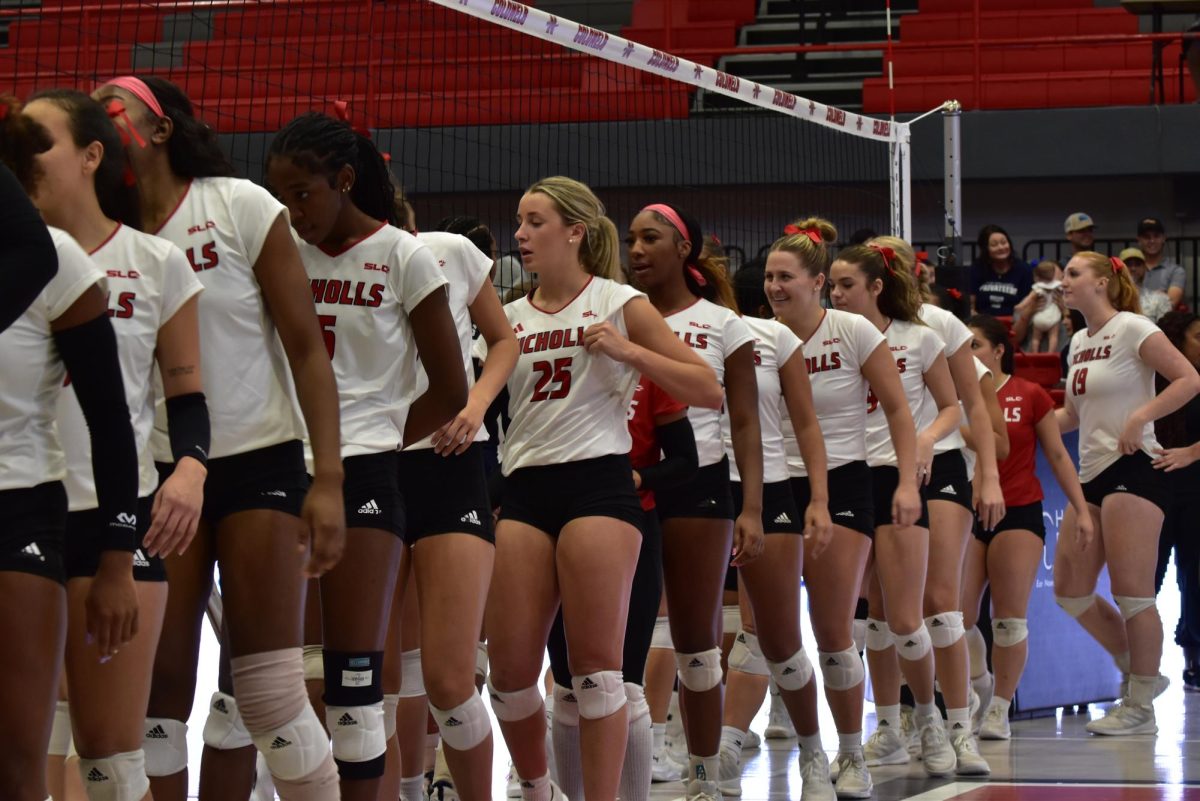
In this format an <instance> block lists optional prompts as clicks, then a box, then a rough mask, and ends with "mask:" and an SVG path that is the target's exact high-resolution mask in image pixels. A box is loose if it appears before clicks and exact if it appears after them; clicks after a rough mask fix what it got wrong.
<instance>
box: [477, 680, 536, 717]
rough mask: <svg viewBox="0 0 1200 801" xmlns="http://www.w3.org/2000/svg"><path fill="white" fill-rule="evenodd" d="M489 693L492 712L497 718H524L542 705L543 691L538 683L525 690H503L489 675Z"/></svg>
mask: <svg viewBox="0 0 1200 801" xmlns="http://www.w3.org/2000/svg"><path fill="white" fill-rule="evenodd" d="M488 695H489V696H491V699H492V712H493V713H494V714H495V715H496V719H497V720H524V719H525V718H527V717H529V716H530V715H532V714H533V713H534V712H537V711H538V709H540V708H541V706H542V693H541V690H539V689H538V686H537V685H536V684H534V685H532V686H529V687H526V688H525V689H524V690H514V691H513V692H502V691H500V690H497V689H496V685H495V684H492V678H491V676H489V677H488Z"/></svg>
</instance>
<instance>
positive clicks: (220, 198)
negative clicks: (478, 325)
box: [93, 76, 345, 801]
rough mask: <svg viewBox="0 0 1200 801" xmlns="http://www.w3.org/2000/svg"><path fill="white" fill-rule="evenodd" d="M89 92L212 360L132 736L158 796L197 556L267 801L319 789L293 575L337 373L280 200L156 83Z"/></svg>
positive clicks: (172, 744) (168, 786)
mask: <svg viewBox="0 0 1200 801" xmlns="http://www.w3.org/2000/svg"><path fill="white" fill-rule="evenodd" d="M93 96H95V97H97V98H98V99H100V100H101V102H107V101H108V100H110V99H112V98H116V99H118V100H120V101H121V103H122V104H123V105H124V107H125V109H126V113H125V114H124V115H123V116H122V117H121V119H120V120H119V124H120V125H122V126H123V127H125V128H126V129H127V130H128V132H129V134H130V137H131V138H132V139H133V140H134V142H133V143H132V144H131V145H130V146H129V147H128V148H127V151H128V153H129V157H130V162H131V164H132V166H133V170H134V173H135V174H136V177H137V182H138V189H139V192H140V196H141V202H142V222H143V228H144V230H146V231H150V232H154V233H156V234H157V235H159V236H162V237H164V238H166V239H169V240H170V241H172V242H174V243H175V244H176V245H178V246H179V247H180V248H181V249H183V251H184V252H185V253H186V254H187V256H188V260H189V261H190V262H191V265H192V269H193V270H195V271H196V273H197V274H198V278H199V279H200V283H202V284H204V286H205V292H204V293H203V294H202V295H201V297H200V309H199V311H200V349H201V355H202V358H203V359H204V362H205V363H207V364H210V365H212V369H211V370H209V371H208V373H207V374H206V377H205V387H206V390H207V393H206V394H207V398H208V405H209V413H210V418H211V421H212V451H211V453H210V454H209V457H210V459H209V464H208V477H207V479H206V482H205V490H206V491H205V499H204V510H203V512H202V516H201V523H200V526H199V530H198V533H197V536H196V539H195V540H194V541H193V543H192V546H191V547H190V548H189V549H188V551H187V552H186V553H185V554H183V555H182V556H172V557H170V558H168V560H167V577H168V585H169V589H170V593H169V597H168V602H167V612H166V617H165V620H164V625H163V636H162V638H161V640H160V641H159V647H158V653H157V655H156V657H155V665H154V667H155V670H154V683H153V685H152V688H151V697H150V705H149V711H150V715H151V717H150V718H148V720H147V726H146V730H147V738H146V742H145V746H144V747H145V749H146V767H147V772H148V773H149V774H150V776H151V786H152V788H153V790H154V794H155V797H156V798H158V799H159V801H171V800H172V799H183V798H184V797H185V795H186V792H187V775H186V770H187V747H186V740H185V732H186V725H185V723H184V721H185V720H186V718H187V716H188V712H189V711H190V710H191V706H192V696H193V695H194V693H195V677H196V660H197V656H198V649H199V641H200V625H201V622H202V620H203V615H204V609H205V606H206V604H207V601H208V596H209V594H210V591H211V587H212V566H213V561H214V560H215V561H217V562H218V563H219V564H220V566H221V589H222V596H223V599H224V605H225V621H226V625H227V626H228V628H229V640H230V647H231V653H232V658H231V670H232V675H233V687H234V690H235V695H236V696H237V699H238V700H237V701H236V702H235V701H234V699H233V698H232V697H227V696H222V698H221V699H220V700H222V701H224V703H225V705H226V707H227V708H235V707H236V710H237V712H238V714H239V715H240V718H241V720H242V722H244V724H245V727H246V729H247V730H248V731H249V732H250V734H251V736H252V738H253V741H254V743H255V745H256V746H257V747H258V749H259V750H260V751H261V752H262V754H263V758H264V759H265V760H266V762H267V765H268V767H270V769H271V773H272V775H273V776H274V777H275V785H276V789H277V790H278V792H279V794H280V796H281V797H282V798H284V799H285V801H291V799H303V801H308V799H326V798H334V797H336V794H337V792H338V790H337V771H336V768H335V767H334V763H333V758H332V756H331V755H330V754H329V750H328V747H327V743H328V740H327V739H326V735H325V732H324V730H323V729H322V728H321V724H320V721H319V720H318V719H317V716H316V714H315V713H314V712H313V710H312V707H311V705H310V704H309V702H308V699H307V697H306V695H305V692H304V676H303V670H302V666H301V657H300V641H301V614H302V609H303V605H304V581H305V577H306V575H307V576H316V575H319V574H322V573H324V572H325V571H326V570H328V569H329V568H330V567H332V566H333V564H334V563H335V562H336V561H337V559H338V557H339V556H340V554H341V550H342V546H343V541H344V538H345V512H344V509H343V506H342V486H341V484H342V463H341V458H340V454H339V452H338V446H339V427H338V401H337V388H336V386H335V385H334V378H333V370H332V368H331V366H330V361H329V354H328V352H327V351H326V349H325V343H324V342H323V341H322V337H321V329H320V327H319V326H318V324H317V320H316V313H315V311H314V310H313V303H312V290H311V288H310V286H309V282H308V279H307V277H306V276H305V274H304V266H303V265H302V264H301V262H300V258H299V254H298V252H297V249H296V245H295V243H294V242H293V241H292V236H291V232H290V231H289V230H288V223H287V217H286V213H285V209H284V208H283V206H282V205H280V204H279V203H278V202H277V201H276V200H275V199H274V198H272V197H271V196H270V194H269V193H267V192H266V191H265V190H264V189H262V188H261V187H258V186H255V185H254V184H252V183H250V182H249V181H246V180H240V179H236V178H232V177H231V175H232V173H233V168H232V167H231V166H230V164H229V161H228V160H227V159H226V157H225V155H224V154H223V153H222V152H221V150H220V148H219V147H218V144H217V138H216V134H215V133H214V132H213V131H212V129H211V128H209V127H208V126H206V125H205V124H204V123H202V122H201V121H199V120H198V119H196V117H195V115H194V114H193V111H192V104H191V102H190V101H189V100H188V99H187V97H186V96H185V95H184V94H183V93H182V92H181V91H180V90H179V88H178V87H176V86H174V85H173V84H171V83H168V82H167V81H164V80H162V79H159V78H147V79H146V80H141V79H139V78H135V77H132V76H126V77H122V78H117V79H115V80H113V81H110V82H109V83H107V84H105V85H104V86H102V87H101V88H100V89H99V90H97V91H96V92H95V93H94V95H93ZM143 143H144V145H145V146H144V147H143V146H142V144H143ZM289 367H290V369H291V378H292V381H293V382H294V385H295V396H293V391H292V389H291V386H290V384H289V381H288V376H287V372H288V368H289ZM297 399H298V400H299V402H300V408H301V410H302V411H303V422H302V421H301V418H300V416H299V415H298V414H297V413H296V409H295V401H296V400H297ZM306 429H307V434H308V438H309V441H310V442H311V443H312V450H313V457H314V465H315V466H314V470H313V478H312V482H311V485H310V483H309V481H308V479H307V477H306V472H305V465H304V449H303V446H302V444H301V438H302V437H303V436H304V434H305V430H306ZM160 450H166V449H165V448H160ZM306 554H307V558H306ZM164 735H165V736H164ZM281 743H286V745H281ZM156 777H159V778H158V780H157V781H156V780H155V779H156Z"/></svg>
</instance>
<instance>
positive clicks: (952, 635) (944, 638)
mask: <svg viewBox="0 0 1200 801" xmlns="http://www.w3.org/2000/svg"><path fill="white" fill-rule="evenodd" d="M925 628H926V629H928V630H929V640H930V642H932V643H933V647H934V648H949V647H950V646H951V645H954V643H956V642H958V641H959V640H961V639H962V638H963V635H964V634H966V633H967V631H966V629H964V628H963V616H962V612H938V613H937V614H936V615H930V616H929V617H927V618H925Z"/></svg>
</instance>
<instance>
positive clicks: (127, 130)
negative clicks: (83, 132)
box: [104, 97, 146, 147]
mask: <svg viewBox="0 0 1200 801" xmlns="http://www.w3.org/2000/svg"><path fill="white" fill-rule="evenodd" d="M104 110H105V111H107V112H108V116H109V119H111V120H112V121H113V125H116V128H117V131H118V132H119V133H120V134H121V144H123V145H125V147H129V138H130V137H133V140H134V141H136V142H137V143H138V147H145V146H146V140H145V139H143V138H142V135H141V134H140V133H138V129H137V128H135V127H134V125H133V120H131V119H129V112H128V111H126V110H125V104H124V103H122V102H121V101H120V100H118V99H117V98H115V97H114V98H112V99H111V100H109V101H108V104H107V105H105V107H104ZM118 119H120V120H123V121H124V122H125V126H124V127H122V126H120V125H117V120H118Z"/></svg>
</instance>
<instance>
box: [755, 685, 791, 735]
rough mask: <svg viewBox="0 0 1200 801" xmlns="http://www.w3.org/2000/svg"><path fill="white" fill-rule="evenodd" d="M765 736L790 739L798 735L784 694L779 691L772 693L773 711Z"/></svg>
mask: <svg viewBox="0 0 1200 801" xmlns="http://www.w3.org/2000/svg"><path fill="white" fill-rule="evenodd" d="M763 736H764V737H766V738H767V739H768V740H790V739H792V738H793V737H795V736H796V727H795V726H793V725H792V716H791V715H789V714H788V711H787V707H786V706H785V705H784V703H783V696H781V695H780V694H779V693H771V713H770V715H769V716H768V717H767V728H766V731H764V732H763Z"/></svg>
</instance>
